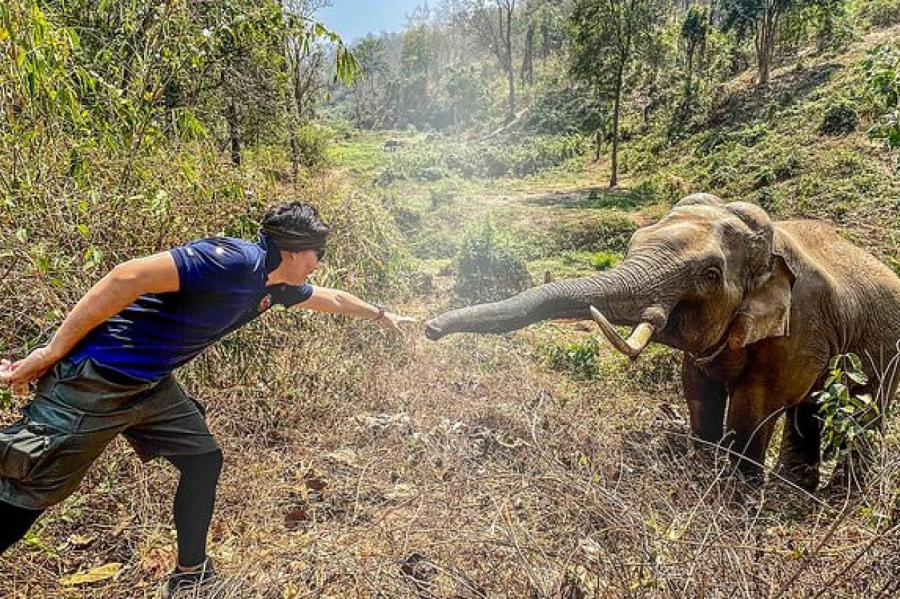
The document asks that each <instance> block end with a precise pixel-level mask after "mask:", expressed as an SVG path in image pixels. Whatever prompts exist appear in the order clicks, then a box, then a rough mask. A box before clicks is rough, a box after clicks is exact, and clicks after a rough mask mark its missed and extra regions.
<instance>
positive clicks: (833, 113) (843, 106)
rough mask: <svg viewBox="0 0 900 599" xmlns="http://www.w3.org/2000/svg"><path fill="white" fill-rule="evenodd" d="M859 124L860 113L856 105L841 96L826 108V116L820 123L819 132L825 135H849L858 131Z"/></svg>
mask: <svg viewBox="0 0 900 599" xmlns="http://www.w3.org/2000/svg"><path fill="white" fill-rule="evenodd" d="M858 126H859V113H858V112H857V111H856V106H854V105H853V103H852V102H851V101H850V100H848V99H846V98H840V99H838V100H836V101H835V102H833V103H831V104H830V105H829V106H828V108H826V109H825V116H824V117H823V118H822V124H821V125H819V132H821V133H824V134H825V135H834V136H838V135H847V134H848V133H852V132H854V131H856V128H857V127H858Z"/></svg>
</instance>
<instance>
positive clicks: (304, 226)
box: [260, 202, 331, 251]
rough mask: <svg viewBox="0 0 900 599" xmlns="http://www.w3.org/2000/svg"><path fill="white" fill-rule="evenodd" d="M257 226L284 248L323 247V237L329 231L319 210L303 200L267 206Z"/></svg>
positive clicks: (293, 249)
mask: <svg viewBox="0 0 900 599" xmlns="http://www.w3.org/2000/svg"><path fill="white" fill-rule="evenodd" d="M260 230H261V231H262V232H263V233H264V234H266V235H268V236H269V237H271V238H272V239H273V240H274V241H275V244H276V245H277V246H278V247H279V248H280V249H282V250H286V251H299V250H305V249H321V248H324V247H325V238H326V237H328V235H330V234H331V229H329V228H328V225H326V224H325V223H324V222H322V219H321V217H320V216H319V211H318V210H316V209H315V208H313V207H312V206H311V205H309V204H307V203H305V202H290V203H288V204H282V205H280V206H275V207H274V208H270V209H269V211H268V212H266V215H265V216H263V218H262V221H260Z"/></svg>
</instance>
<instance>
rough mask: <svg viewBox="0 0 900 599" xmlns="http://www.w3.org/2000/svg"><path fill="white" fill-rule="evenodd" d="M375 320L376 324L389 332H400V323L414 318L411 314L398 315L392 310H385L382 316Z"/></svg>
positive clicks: (413, 320)
mask: <svg viewBox="0 0 900 599" xmlns="http://www.w3.org/2000/svg"><path fill="white" fill-rule="evenodd" d="M376 322H378V326H380V327H381V328H382V329H384V330H385V331H387V332H389V333H398V334H399V333H402V332H403V330H402V329H401V328H400V325H401V324H406V323H410V322H416V319H415V318H413V317H411V316H400V315H399V314H394V313H393V312H385V313H384V316H382V317H381V318H379V319H378V320H377V321H376Z"/></svg>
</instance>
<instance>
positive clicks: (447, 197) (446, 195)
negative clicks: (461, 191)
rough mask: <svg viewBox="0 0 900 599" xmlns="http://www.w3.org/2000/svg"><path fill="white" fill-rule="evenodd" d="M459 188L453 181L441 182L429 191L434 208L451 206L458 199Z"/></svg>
mask: <svg viewBox="0 0 900 599" xmlns="http://www.w3.org/2000/svg"><path fill="white" fill-rule="evenodd" d="M456 190H457V186H456V185H455V184H454V183H452V181H446V180H445V181H441V182H439V183H437V184H435V185H434V186H433V187H431V188H430V189H429V190H428V197H429V199H430V200H431V207H432V208H440V207H441V206H443V205H445V204H449V203H451V202H452V201H453V199H454V198H455V197H456Z"/></svg>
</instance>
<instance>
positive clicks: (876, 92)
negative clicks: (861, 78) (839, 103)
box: [862, 44, 900, 150]
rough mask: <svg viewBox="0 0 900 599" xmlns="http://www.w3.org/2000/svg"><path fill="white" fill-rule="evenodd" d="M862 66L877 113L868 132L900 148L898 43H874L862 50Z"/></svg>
mask: <svg viewBox="0 0 900 599" xmlns="http://www.w3.org/2000/svg"><path fill="white" fill-rule="evenodd" d="M862 67H863V71H864V72H865V77H866V84H867V88H868V92H869V94H870V96H871V98H872V101H873V103H874V105H875V110H876V113H877V114H879V115H881V116H880V120H879V122H878V123H877V124H876V125H874V126H873V127H872V128H871V129H870V130H869V135H870V136H871V137H872V138H873V139H880V140H882V141H883V142H884V145H885V147H886V148H888V149H889V150H896V149H898V148H900V45H898V44H881V45H879V46H877V47H876V48H874V49H873V50H872V51H871V52H869V53H868V54H866V57H865V59H864V60H863V63H862Z"/></svg>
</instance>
